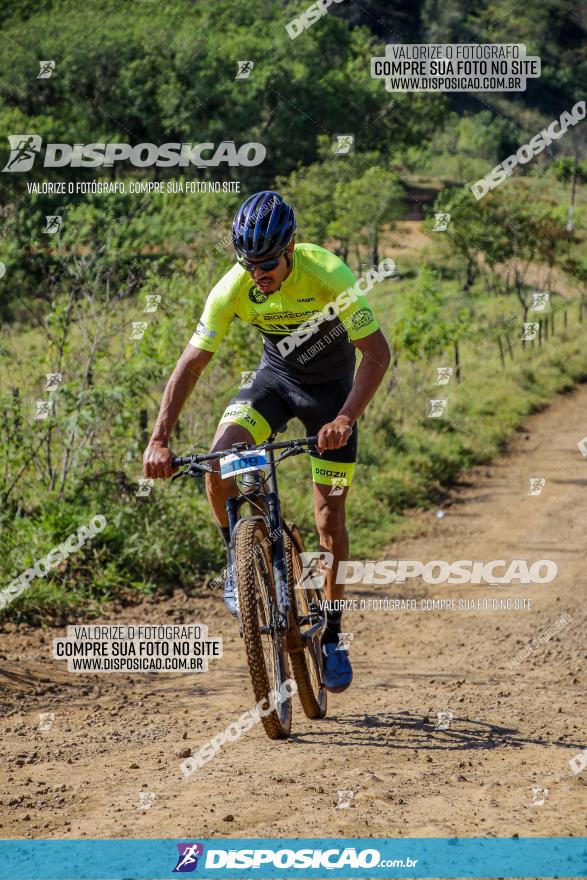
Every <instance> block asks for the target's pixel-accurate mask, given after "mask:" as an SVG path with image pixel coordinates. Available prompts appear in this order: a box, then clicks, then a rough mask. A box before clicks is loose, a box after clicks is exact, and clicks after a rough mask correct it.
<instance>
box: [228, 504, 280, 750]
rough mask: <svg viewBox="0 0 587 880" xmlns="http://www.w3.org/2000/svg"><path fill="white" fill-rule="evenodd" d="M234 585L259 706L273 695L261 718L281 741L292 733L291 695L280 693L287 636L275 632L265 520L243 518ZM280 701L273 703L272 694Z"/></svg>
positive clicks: (238, 530)
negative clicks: (271, 704)
mask: <svg viewBox="0 0 587 880" xmlns="http://www.w3.org/2000/svg"><path fill="white" fill-rule="evenodd" d="M234 544H235V562H236V586H237V595H238V603H239V609H240V616H241V623H242V628H243V638H244V642H245V651H246V655H247V663H248V666H249V672H250V675H251V682H252V684H253V692H254V694H255V698H256V700H257V703H260V702H261V701H263V705H262V707H261V708H262V709H263V711H266V710H267V709H268V708H269V706H267V700H268V699H270V695H273V705H274V708H273V709H272V711H270V712H268V713H267V714H265V715H262V716H261V722H262V724H263V727H264V728H265V732H266V734H267V736H268V737H269V738H270V739H284V738H285V737H287V736H289V732H290V730H291V714H292V709H291V697H290V696H289V690H288V691H287V694H288V695H287V697H286V698H285V699H282V697H285V696H286V690H285V689H282V685H283V683H284V682H285V681H286V680H287V679H288V678H289V668H288V662H287V653H286V650H285V637H284V636H282V635H281V634H280V633H278V632H277V630H276V628H275V626H274V624H275V612H276V608H277V603H276V595H275V584H274V582H273V568H272V564H271V546H270V542H269V533H268V531H267V526H266V524H265V521H264V520H263V519H261V518H257V517H255V518H250V519H243V520H240V521H239V522H238V523H237V527H236V534H235V542H234ZM277 694H279V695H280V697H279V699H277V697H276V695H277Z"/></svg>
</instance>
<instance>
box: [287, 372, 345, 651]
mask: <svg viewBox="0 0 587 880" xmlns="http://www.w3.org/2000/svg"><path fill="white" fill-rule="evenodd" d="M352 383H353V376H352V375H349V376H347V377H345V378H343V379H335V380H333V381H332V382H320V383H318V384H306V385H303V386H301V387H299V388H298V389H297V395H296V407H295V415H296V416H297V417H298V418H299V419H301V421H302V422H303V424H304V427H305V428H306V434H307V436H312V435H314V434H318V432H319V430H320V428H322V427H323V425H325V424H326V423H327V422H330V421H332V420H333V419H334V418H335V417H336V416H337V415H338V413H339V412H340V410H341V408H342V406H343V404H344V402H345V401H346V399H347V397H348V395H349V392H350V390H351V387H352ZM357 445H358V430H357V426H356V425H355V427H354V428H353V433H352V435H351V437H350V438H349V440H348V442H347V444H346V446H343V447H342V448H341V449H331V450H328V451H326V452H324V453H322V455H320V456H318V455H311V456H310V460H311V465H312V479H313V482H314V516H315V520H316V528H317V530H318V535H319V537H320V548H321V550H322V551H323V552H325V553H327V554H331V555H329V556H326V557H325V558H326V560H329V564H328V566H327V567H326V569H325V576H326V577H325V584H324V587H325V592H326V598H327V599H333V600H336V599H342V598H343V597H344V584H337V583H336V571H337V569H338V563H339V562H340V561H342V560H347V559H348V558H349V538H348V532H347V529H346V524H345V503H346V498H347V495H348V491H349V487H350V484H351V481H352V478H353V472H354V468H355V461H356V459H357ZM327 623H328V627H327V632H326V634H325V638H326V639H327V640H331V641H336V633H337V631H340V612H337V611H334V610H333V611H332V613H330V612H329V614H328V619H327Z"/></svg>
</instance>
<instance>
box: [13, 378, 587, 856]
mask: <svg viewBox="0 0 587 880" xmlns="http://www.w3.org/2000/svg"><path fill="white" fill-rule="evenodd" d="M586 434H587V387H585V386H584V387H582V388H580V389H579V390H578V391H577V392H576V393H573V394H572V395H565V396H562V397H559V398H558V399H557V400H556V401H555V402H554V404H553V406H552V407H551V408H550V409H548V410H547V411H545V412H543V413H540V414H538V415H536V416H534V417H532V418H531V419H528V421H527V423H526V430H525V431H523V432H519V433H518V434H517V435H516V438H515V440H514V441H513V443H512V445H511V448H510V450H509V452H508V454H507V455H506V456H504V457H503V458H502V459H500V460H497V461H496V462H495V463H494V464H493V465H492V466H490V467H483V468H478V469H476V470H475V471H473V472H470V473H469V474H467V477H466V480H465V481H464V482H463V484H462V485H461V487H459V489H458V490H456V491H455V492H454V493H453V494H452V495H451V497H450V498H449V499H448V500H447V503H446V504H445V505H444V506H443V510H444V512H445V515H444V516H443V517H442V518H439V517H437V516H435V513H434V512H431V513H425V514H420V515H419V516H416V517H415V522H416V524H417V526H418V535H417V537H415V538H413V539H410V540H409V541H406V540H403V541H401V542H398V543H396V544H395V545H394V546H393V547H391V548H389V549H388V550H387V551H386V552H385V553H383V554H382V557H385V558H390V559H418V560H422V561H428V560H433V559H441V560H447V561H449V562H450V561H454V560H458V559H471V560H475V559H477V560H485V561H489V560H493V559H506V560H509V559H513V558H515V557H525V558H527V559H528V560H529V561H535V560H537V559H542V558H545V559H552V560H554V561H555V562H556V563H557V565H558V575H557V578H556V580H555V581H554V582H553V583H551V584H542V585H540V584H536V585H528V586H519V585H517V584H516V585H514V586H513V587H509V586H499V587H495V586H489V585H467V586H459V587H456V586H449V585H446V584H445V585H438V586H426V585H425V584H424V583H423V582H422V581H421V580H412V581H408V583H407V585H405V586H402V587H399V586H394V585H390V586H378V587H373V586H371V587H362V588H361V587H359V588H355V589H354V590H352V591H350V593H349V596H350V597H353V596H354V597H356V598H366V599H368V598H373V597H380V598H384V597H386V596H392V597H406V598H415V599H416V600H417V607H418V610H417V611H413V612H410V611H405V612H403V613H402V612H389V611H388V612H385V611H363V612H360V611H359V612H354V613H349V614H347V615H346V618H345V627H344V628H345V629H346V630H347V631H352V632H353V636H354V638H353V643H352V646H351V657H352V660H353V664H354V670H355V681H354V683H353V686H352V688H351V689H350V690H349V691H347V692H346V693H345V694H342V695H339V696H332V697H331V698H330V709H329V716H328V718H327V719H325V720H324V721H322V722H311V721H308V720H307V719H306V718H305V717H304V715H303V714H302V712H301V708H300V706H299V703H297V702H296V704H295V706H294V723H293V732H292V737H291V740H290V741H288V742H285V743H283V742H282V743H276V742H271V741H269V740H268V739H266V737H265V735H264V733H263V730H262V728H261V727H260V726H257V727H255V728H253V729H252V730H251V731H250V732H249V733H247V734H245V735H244V736H242V737H241V738H240V739H239V740H238V741H237V742H235V743H234V744H232V745H229V746H226V747H225V748H224V749H222V750H221V752H220V754H219V755H218V756H217V757H216V758H215V759H214V760H212V761H210V762H209V763H208V764H206V765H205V766H204V767H203V768H202V769H200V770H199V771H198V772H196V773H195V774H194V775H193V776H191V777H190V778H188V779H183V778H182V776H181V773H180V771H179V764H180V763H181V761H182V757H181V755H182V754H184V751H185V750H187V749H194V750H197V749H198V748H199V747H200V746H201V745H203V744H204V742H206V741H207V740H208V739H209V738H210V737H211V736H213V735H214V734H216V733H218V732H219V731H221V730H223V729H224V728H225V727H226V726H227V725H228V724H229V723H230V722H231V721H233V720H235V719H236V718H237V717H238V716H239V715H240V714H241V713H242V712H244V711H245V710H246V709H248V708H251V707H252V706H253V704H254V699H253V696H252V691H251V687H250V683H249V680H248V671H247V668H246V665H245V663H244V653H243V645H242V642H241V640H240V639H239V636H238V631H237V630H236V628H235V625H234V622H233V621H232V620H231V619H230V618H229V617H228V616H227V614H226V612H225V610H224V606H223V603H222V601H221V599H220V597H218V596H216V595H214V596H211V597H210V598H206V599H205V600H201V599H199V600H198V599H193V598H189V599H188V598H186V597H185V596H183V595H176V596H175V597H174V598H173V599H171V600H169V601H166V602H162V603H159V604H156V603H153V602H146V603H144V604H142V605H140V606H137V607H134V608H127V609H124V610H121V611H115V610H114V609H113V610H112V611H111V613H110V614H109V615H108V616H107V617H104V618H103V620H104V622H108V623H111V624H112V623H124V622H133V623H137V622H141V623H147V622H150V623H169V622H186V623H187V622H201V623H207V624H208V626H209V630H210V635H220V636H222V637H223V639H224V657H223V658H222V659H221V660H217V661H214V662H212V663H211V664H210V671H209V672H208V673H206V674H200V675H188V674H166V675H151V676H147V675H137V676H127V675H106V674H96V675H85V676H80V675H75V674H73V673H68V672H67V671H66V669H65V665H64V663H60V662H57V661H54V660H52V659H51V656H50V655H51V639H52V638H53V637H55V636H57V635H60V634H63V630H50V629H49V630H45V631H44V632H43V633H41V632H40V631H39V630H32V629H30V628H26V627H21V628H20V629H19V630H15V628H14V627H13V626H12V627H11V626H9V627H8V630H10V631H6V629H5V630H4V631H3V632H1V633H0V716H1V718H0V731H1V733H0V744H1V745H0V759H1V763H2V768H3V769H2V774H1V780H0V837H4V838H14V837H28V838H30V837H33V838H40V837H58V838H63V837H72V838H73V837H75V838H77V837H82V838H83V837H181V836H183V835H185V836H186V837H188V838H190V839H191V838H193V839H198V838H200V837H204V838H205V837H214V836H238V837H280V836H284V837H296V836H300V837H304V836H310V835H324V836H370V835H374V836H385V837H395V836H418V837H420V836H421V837H424V836H429V835H430V836H442V837H444V836H452V835H458V836H476V835H478V836H485V835H497V836H511V835H516V834H517V835H519V836H520V837H521V836H525V835H529V836H532V835H555V836H565V835H580V834H584V833H585V803H586V798H585V793H586V789H585V786H586V784H587V768H586V769H585V771H583V772H582V773H579V774H576V775H574V774H573V773H572V772H571V769H570V767H569V759H570V758H572V757H573V756H574V755H577V754H578V753H579V752H580V751H581V750H582V749H584V748H585V746H586V745H587V742H586V740H587V736H586V732H585V682H584V679H582V678H581V666H582V660H583V659H584V656H585V642H584V633H585V611H584V609H585V601H584V597H585V567H586V560H585V557H586V536H585V510H586V505H587V502H586V496H585V489H586V487H587V458H582V457H581V455H580V453H579V452H578V450H577V447H576V443H577V441H578V440H579V439H580V438H582V437H584V436H585V435H586ZM536 477H542V478H544V479H545V480H546V482H545V485H544V488H543V489H542V493H541V494H540V495H535V496H529V495H528V490H529V479H530V478H536ZM486 597H487V598H489V599H492V598H496V597H497V598H504V599H506V598H512V599H513V598H515V597H518V598H520V597H521V598H524V599H527V600H530V603H531V607H530V608H526V609H525V610H517V611H516V610H513V609H512V610H509V611H508V610H501V611H500V610H496V611H482V610H478V611H475V610H469V611H458V610H457V611H448V610H447V611H442V612H441V611H438V610H430V611H424V610H421V607H422V601H421V600H423V599H430V598H444V599H455V600H456V603H457V605H458V600H459V599H461V598H462V599H465V598H467V599H471V598H474V599H483V598H486ZM564 614H567V615H569V616H570V618H571V622H570V623H566V624H564V626H563V628H562V629H561V630H560V632H559V633H558V635H555V636H554V637H552V638H551V639H550V640H549V641H545V642H544V643H541V644H538V645H536V646H535V647H534V648H533V649H532V653H531V654H530V656H528V657H527V658H526V659H524V660H521V661H520V662H519V663H518V664H517V665H515V666H514V668H511V667H510V666H509V665H508V662H507V661H508V660H510V659H512V658H514V656H515V655H516V654H518V652H520V651H521V650H522V649H524V647H525V646H527V645H529V644H530V643H532V640H533V639H534V638H536V637H537V636H539V634H540V633H542V632H543V631H544V630H545V629H546V628H547V627H549V626H551V625H552V624H555V623H556V621H560V620H561V619H564V620H566V618H563V615H564ZM439 712H445V713H452V718H451V717H450V715H446V716H442V719H443V720H444V723H442V720H441V722H439V717H438V714H437V713H439ZM39 713H53V714H54V716H55V717H54V720H53V722H52V724H51V725H50V727H49V729H48V730H45V731H39V730H37V727H38V725H39ZM447 723H448V725H449V726H448V727H447V726H446V725H447ZM443 728H444V729H443ZM535 789H536V791H535ZM339 791H347V792H349V791H350V792H352V795H347V799H348V802H349V805H348V806H337V803H338V802H339V796H338V792H339ZM141 792H142V793H143V795H142V797H141Z"/></svg>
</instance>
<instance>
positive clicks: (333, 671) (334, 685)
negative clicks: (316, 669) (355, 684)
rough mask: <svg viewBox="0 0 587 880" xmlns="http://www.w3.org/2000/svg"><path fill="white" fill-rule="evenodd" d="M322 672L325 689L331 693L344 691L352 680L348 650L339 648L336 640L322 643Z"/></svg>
mask: <svg viewBox="0 0 587 880" xmlns="http://www.w3.org/2000/svg"><path fill="white" fill-rule="evenodd" d="M322 654H323V667H322V668H323V674H324V684H325V685H326V690H327V691H330V692H331V693H332V694H339V693H340V692H341V691H346V689H347V688H348V687H349V685H350V683H351V681H352V680H353V667H352V666H351V661H350V660H349V652H348V651H342V650H339V647H338V645H337V643H336V642H331V643H330V644H325V645H322Z"/></svg>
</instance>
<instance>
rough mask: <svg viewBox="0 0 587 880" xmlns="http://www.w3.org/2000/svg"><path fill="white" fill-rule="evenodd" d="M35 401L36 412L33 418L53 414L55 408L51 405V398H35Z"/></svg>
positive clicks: (47, 416) (46, 417)
mask: <svg viewBox="0 0 587 880" xmlns="http://www.w3.org/2000/svg"><path fill="white" fill-rule="evenodd" d="M35 403H36V407H37V409H36V412H35V420H38V419H48V418H50V417H51V416H53V415H55V408H54V406H53V401H52V400H37V401H35Z"/></svg>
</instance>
